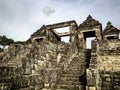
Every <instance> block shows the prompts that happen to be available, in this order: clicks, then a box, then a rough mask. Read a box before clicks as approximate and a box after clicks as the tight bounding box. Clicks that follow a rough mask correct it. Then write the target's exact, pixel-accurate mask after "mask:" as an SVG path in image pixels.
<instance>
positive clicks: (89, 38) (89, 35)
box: [83, 30, 96, 49]
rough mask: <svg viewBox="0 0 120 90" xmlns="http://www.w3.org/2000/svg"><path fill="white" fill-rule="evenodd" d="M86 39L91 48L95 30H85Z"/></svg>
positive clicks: (87, 46)
mask: <svg viewBox="0 0 120 90" xmlns="http://www.w3.org/2000/svg"><path fill="white" fill-rule="evenodd" d="M83 35H84V41H85V42H86V48H87V49H91V41H92V40H94V39H95V37H96V34H95V30H92V31H86V32H83Z"/></svg>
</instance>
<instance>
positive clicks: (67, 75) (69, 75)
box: [62, 73, 80, 77]
mask: <svg viewBox="0 0 120 90" xmlns="http://www.w3.org/2000/svg"><path fill="white" fill-rule="evenodd" d="M79 76H80V75H79V74H64V73H63V74H62V77H79Z"/></svg>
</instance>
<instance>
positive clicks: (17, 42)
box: [14, 41, 25, 44]
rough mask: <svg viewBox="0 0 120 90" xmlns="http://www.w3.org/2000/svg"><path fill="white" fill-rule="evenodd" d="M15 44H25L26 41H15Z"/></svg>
mask: <svg viewBox="0 0 120 90" xmlns="http://www.w3.org/2000/svg"><path fill="white" fill-rule="evenodd" d="M14 44H25V42H24V41H16V42H14Z"/></svg>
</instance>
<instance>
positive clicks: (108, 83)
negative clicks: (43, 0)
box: [0, 16, 120, 90]
mask: <svg viewBox="0 0 120 90" xmlns="http://www.w3.org/2000/svg"><path fill="white" fill-rule="evenodd" d="M68 26H69V27H70V29H69V31H68V32H63V33H58V32H56V31H55V30H53V29H56V28H62V27H68ZM106 35H107V36H106ZM118 35H119V30H118V29H117V28H115V27H114V26H113V25H111V23H110V22H109V23H108V24H107V26H106V28H105V30H104V31H103V32H102V25H101V23H99V22H98V21H96V20H95V19H93V18H92V17H91V16H88V17H87V20H85V21H84V22H83V23H82V24H80V25H79V26H77V24H76V22H75V21H68V22H62V23H57V24H53V25H43V26H42V27H41V28H40V29H39V30H37V31H36V32H35V33H33V34H32V35H31V38H30V39H28V41H26V43H24V44H13V45H10V47H8V48H7V49H6V50H4V52H2V53H0V90H119V89H120V40H119V39H118ZM63 36H70V40H69V41H70V42H69V43H65V42H62V41H61V37H63ZM111 36H114V38H113V37H111ZM89 37H95V39H94V40H93V41H92V44H91V47H92V48H91V49H87V48H86V38H89Z"/></svg>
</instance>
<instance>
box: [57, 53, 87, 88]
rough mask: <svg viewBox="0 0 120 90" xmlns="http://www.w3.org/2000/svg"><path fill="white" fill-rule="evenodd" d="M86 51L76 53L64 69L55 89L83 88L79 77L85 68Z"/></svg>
mask: <svg viewBox="0 0 120 90" xmlns="http://www.w3.org/2000/svg"><path fill="white" fill-rule="evenodd" d="M79 53H80V52H79ZM84 61H85V56H84V53H80V54H79V55H76V56H75V57H74V58H73V59H72V61H71V62H70V65H69V66H68V68H67V69H66V70H64V71H63V73H62V75H61V77H60V79H59V81H58V82H57V84H56V87H55V90H81V83H80V80H79V77H80V76H82V75H83V74H84V73H85V72H84V68H85V62H84Z"/></svg>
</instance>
